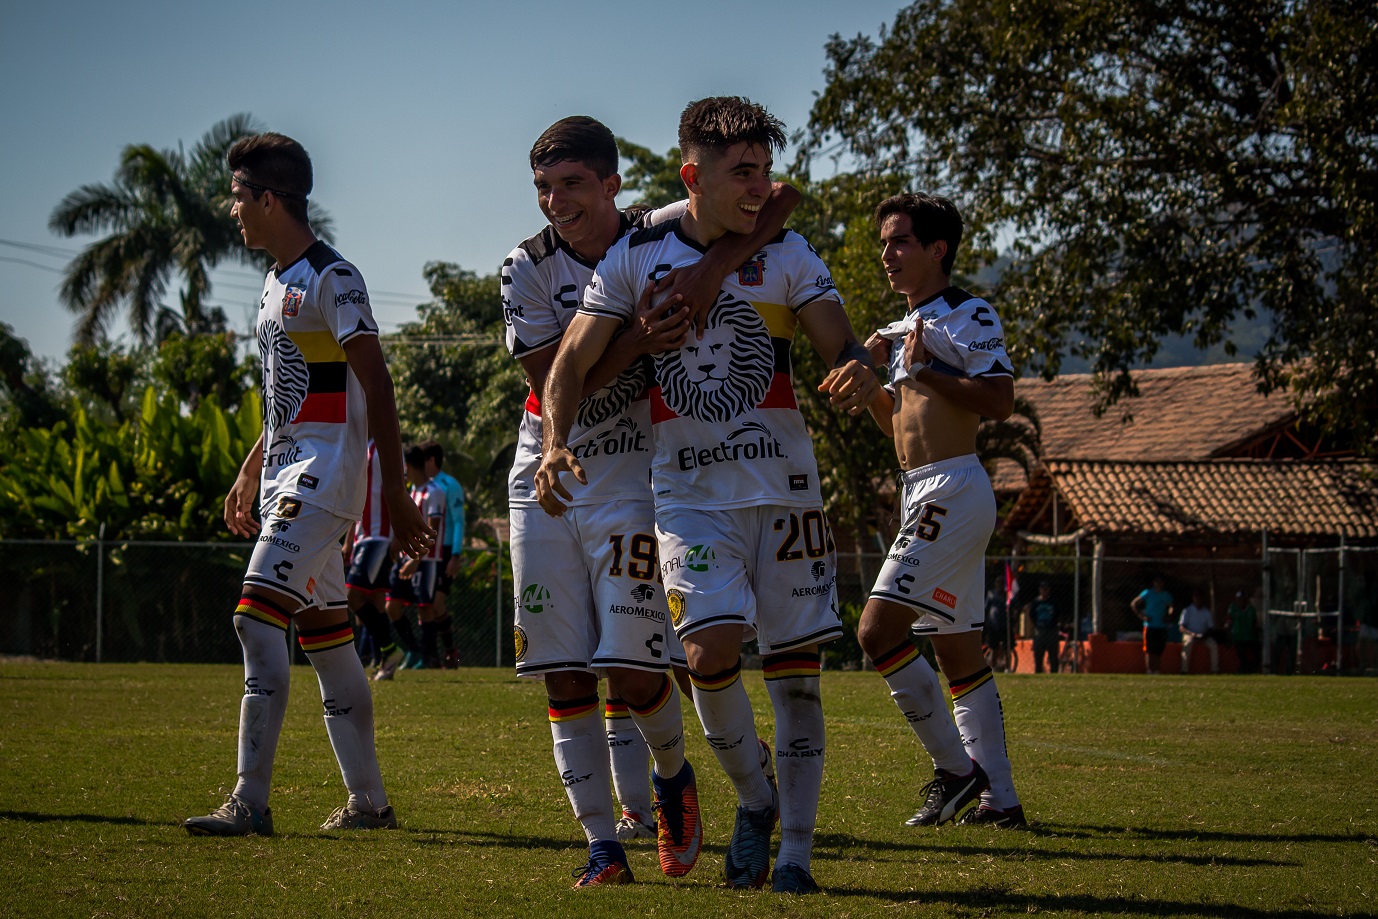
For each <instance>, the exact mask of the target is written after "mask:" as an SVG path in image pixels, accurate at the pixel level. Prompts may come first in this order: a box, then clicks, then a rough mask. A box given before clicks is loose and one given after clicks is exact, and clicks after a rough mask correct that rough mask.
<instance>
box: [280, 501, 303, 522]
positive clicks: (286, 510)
mask: <svg viewBox="0 0 1378 919" xmlns="http://www.w3.org/2000/svg"><path fill="white" fill-rule="evenodd" d="M300 513H301V502H300V501H298V500H297V499H296V498H278V509H277V516H279V517H281V518H282V519H283V520H291V519H292V518H293V517H295V516H297V515H298V514H300Z"/></svg>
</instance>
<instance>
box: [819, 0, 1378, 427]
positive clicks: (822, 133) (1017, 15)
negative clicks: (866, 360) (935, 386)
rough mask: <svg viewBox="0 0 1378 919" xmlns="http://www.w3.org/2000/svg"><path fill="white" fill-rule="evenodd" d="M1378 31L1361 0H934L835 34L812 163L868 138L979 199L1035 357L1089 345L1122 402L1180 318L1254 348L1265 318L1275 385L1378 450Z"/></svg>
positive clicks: (1041, 362) (1200, 333) (904, 166)
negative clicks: (1008, 0)
mask: <svg viewBox="0 0 1378 919" xmlns="http://www.w3.org/2000/svg"><path fill="white" fill-rule="evenodd" d="M1373 29H1374V18H1373V12H1372V10H1371V9H1370V8H1369V7H1367V6H1365V5H1363V4H1355V3H1349V2H1345V0H1263V2H1259V3H1253V4H1246V5H1243V6H1241V5H1239V4H1235V3H1228V2H1224V0H1190V2H1188V0H1166V2H1160V3H1152V4H1143V3H1134V2H1130V0H1097V2H1091V3H1085V2H1072V0H1030V2H1027V3H1017V4H1004V5H995V6H992V5H991V4H988V3H982V2H978V0H919V2H916V3H913V4H912V5H910V6H908V7H906V8H904V9H902V10H901V11H900V12H899V14H898V15H897V16H896V18H895V21H894V23H893V24H892V25H891V26H890V27H889V28H887V29H883V30H882V31H881V33H880V35H879V37H878V38H871V37H867V36H857V37H856V38H852V39H842V38H840V37H837V36H834V37H833V38H832V39H831V40H830V41H829V42H828V45H827V55H828V65H827V67H826V76H827V88H826V89H825V91H824V92H823V94H822V95H821V96H820V97H819V99H818V100H817V102H816V103H815V105H814V108H813V111H812V115H811V118H810V123H809V129H808V132H807V144H806V149H807V154H806V156H805V157H804V162H805V163H807V161H808V158H809V156H817V155H819V154H820V153H824V152H829V151H835V152H838V153H846V154H850V155H851V156H853V157H855V158H856V159H857V161H858V162H859V164H860V166H861V168H862V169H864V170H866V171H867V172H868V173H876V174H888V175H897V176H902V177H904V178H905V179H906V180H907V181H909V182H910V183H912V184H914V185H917V186H919V187H923V188H925V189H930V190H934V191H939V192H944V193H947V194H949V195H951V196H953V197H955V198H956V199H958V200H959V203H960V204H962V205H963V206H964V211H965V213H966V215H967V217H968V220H969V223H970V224H971V227H972V229H973V231H974V237H975V239H976V240H977V242H978V243H982V244H987V245H988V244H989V243H990V242H991V240H992V239H995V238H997V234H1012V235H1013V237H1014V244H1013V249H1012V255H1013V257H1014V260H1013V263H1012V264H1011V266H1010V268H1009V270H1008V271H1007V272H1006V273H1005V275H1004V276H1003V279H1002V281H1001V284H1000V290H999V292H998V302H999V305H1000V307H1001V310H1002V315H1003V316H1004V317H1005V318H1006V319H1007V325H1008V326H1009V332H1010V341H1011V346H1012V354H1013V356H1014V357H1015V359H1016V360H1017V362H1018V363H1020V364H1021V365H1023V366H1025V367H1029V368H1032V369H1033V370H1036V371H1038V372H1041V373H1043V374H1044V375H1045V376H1051V375H1053V374H1055V373H1056V372H1057V370H1058V367H1059V364H1060V360H1061V356H1062V355H1063V354H1065V353H1069V354H1071V355H1075V356H1077V357H1081V358H1085V359H1087V360H1089V362H1090V364H1091V367H1092V369H1093V372H1094V373H1095V374H1096V377H1097V380H1098V383H1099V386H1100V387H1101V393H1102V400H1103V402H1102V404H1103V405H1104V404H1108V403H1109V402H1112V401H1113V400H1115V399H1117V398H1119V397H1121V396H1124V395H1127V394H1132V393H1133V392H1134V391H1135V389H1134V381H1133V376H1132V374H1131V369H1132V368H1134V367H1136V366H1141V365H1142V364H1143V363H1145V362H1147V361H1148V360H1149V359H1151V358H1152V357H1153V356H1154V354H1155V353H1156V352H1157V350H1158V347H1159V343H1160V342H1161V341H1162V340H1163V339H1164V338H1165V337H1167V336H1169V335H1172V334H1174V333H1181V332H1183V331H1185V332H1187V333H1188V334H1191V335H1193V336H1194V341H1195V343H1196V345H1197V347H1199V348H1207V347H1210V346H1212V345H1216V344H1219V343H1222V342H1223V343H1224V347H1225V348H1226V351H1227V353H1234V351H1235V346H1234V342H1233V341H1232V338H1231V331H1230V330H1231V327H1232V324H1233V323H1235V322H1236V321H1237V320H1241V319H1242V320H1252V319H1254V318H1255V317H1256V316H1261V317H1265V318H1266V320H1267V321H1268V322H1270V323H1271V335H1270V336H1269V338H1268V340H1267V342H1266V343H1265V344H1264V345H1263V347H1262V349H1261V350H1260V351H1259V353H1258V355H1257V372H1258V375H1259V380H1260V386H1261V387H1262V388H1263V389H1264V390H1265V391H1267V390H1272V389H1279V388H1280V389H1285V390H1289V391H1290V392H1291V393H1292V395H1293V396H1294V397H1295V398H1296V399H1297V400H1298V403H1299V404H1301V405H1302V406H1304V407H1305V408H1306V411H1308V412H1309V413H1310V415H1311V416H1312V417H1314V418H1316V419H1317V420H1319V421H1320V422H1322V423H1323V425H1324V426H1325V427H1326V428H1327V429H1328V430H1330V431H1347V432H1348V433H1349V435H1350V436H1351V437H1352V438H1353V441H1354V442H1355V443H1356V445H1358V446H1359V447H1360V448H1361V449H1365V450H1368V451H1370V452H1371V451H1373V450H1375V449H1378V447H1375V444H1378V437H1376V436H1375V435H1378V411H1375V409H1376V408H1378V360H1375V356H1376V355H1378V317H1376V316H1375V312H1374V309H1373V307H1374V290H1375V289H1378V257H1376V256H1378V251H1376V250H1378V208H1375V202H1378V162H1376V161H1375V157H1374V150H1375V144H1376V143H1378V42H1375V41H1374V40H1373ZM915 49H922V51H921V53H916V52H915ZM999 238H1004V236H1000V237H999ZM958 264H959V267H963V266H968V267H969V266H971V265H972V258H971V257H970V255H968V256H967V257H966V258H965V259H963V258H962V257H960V256H959V262H958Z"/></svg>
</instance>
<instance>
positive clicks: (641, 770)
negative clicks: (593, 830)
mask: <svg viewBox="0 0 1378 919" xmlns="http://www.w3.org/2000/svg"><path fill="white" fill-rule="evenodd" d="M603 727H604V730H605V731H606V732H607V736H608V759H609V760H610V761H611V765H612V787H613V790H614V791H615V792H616V793H617V803H618V804H619V805H620V806H621V808H622V810H624V811H629V812H631V813H633V814H637V815H639V816H640V817H641V819H642V820H646V821H649V820H650V819H651V785H650V781H651V779H650V774H649V773H650V768H651V751H650V750H648V749H646V741H645V740H643V739H642V737H641V732H640V731H638V730H637V727H636V723H635V722H634V721H633V720H632V714H631V712H630V711H629V710H628V709H627V704H626V703H625V702H623V701H622V700H621V699H612V698H609V699H608V700H607V702H606V704H605V705H604V707H603Z"/></svg>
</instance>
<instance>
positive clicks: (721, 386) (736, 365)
mask: <svg viewBox="0 0 1378 919" xmlns="http://www.w3.org/2000/svg"><path fill="white" fill-rule="evenodd" d="M774 373H775V349H774V346H773V345H772V344H771V341H770V332H769V330H767V329H766V324H765V322H764V321H763V320H762V319H761V315H760V314H759V313H757V312H756V310H755V308H754V307H753V306H752V305H751V304H750V303H747V302H746V301H744V300H737V299H733V298H732V297H731V295H729V294H724V295H723V296H722V298H721V299H720V300H719V301H718V302H717V304H716V305H714V307H713V309H712V310H711V311H710V312H709V313H708V323H707V329H706V330H705V332H704V335H703V338H702V339H695V338H694V337H693V336H692V335H691V336H690V337H689V341H688V342H687V343H686V344H685V345H684V347H682V348H680V349H679V350H678V351H666V352H664V353H662V354H658V355H656V357H655V375H656V379H657V380H658V381H659V382H660V392H661V397H662V398H663V399H664V400H665V404H666V406H668V407H669V409H670V411H672V412H674V413H675V414H676V415H680V416H682V417H686V418H693V419H695V420H696V421H706V422H712V423H719V424H720V423H722V422H726V421H731V420H732V419H733V418H737V417H739V416H740V415H743V414H745V413H747V412H749V411H751V410H752V409H753V408H755V407H756V406H757V405H760V404H761V400H763V399H764V398H765V396H766V392H767V390H769V389H770V380H771V377H772V376H773V375H774Z"/></svg>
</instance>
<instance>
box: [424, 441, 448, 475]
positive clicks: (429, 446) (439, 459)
mask: <svg viewBox="0 0 1378 919" xmlns="http://www.w3.org/2000/svg"><path fill="white" fill-rule="evenodd" d="M421 449H422V450H424V451H425V453H426V459H433V460H435V468H437V469H439V468H441V467H442V466H444V465H445V448H444V447H442V446H441V445H440V442H439V441H435V440H427V441H424V442H423V443H422V444H421Z"/></svg>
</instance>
